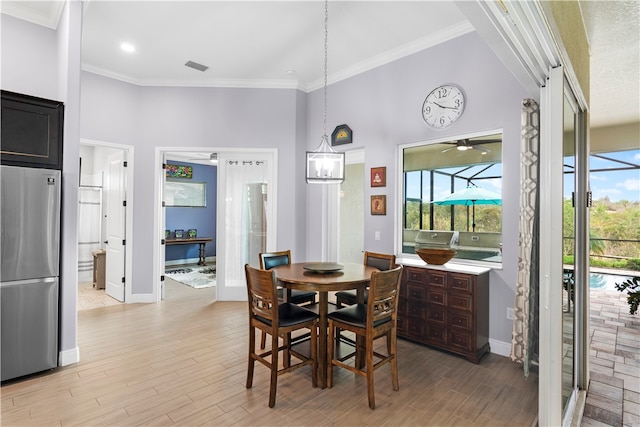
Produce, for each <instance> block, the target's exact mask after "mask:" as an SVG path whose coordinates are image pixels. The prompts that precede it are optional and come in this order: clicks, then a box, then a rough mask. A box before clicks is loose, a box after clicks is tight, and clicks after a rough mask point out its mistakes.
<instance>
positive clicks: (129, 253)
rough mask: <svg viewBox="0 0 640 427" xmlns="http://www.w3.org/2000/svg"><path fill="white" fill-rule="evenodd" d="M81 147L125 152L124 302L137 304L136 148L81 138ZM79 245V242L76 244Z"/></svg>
mask: <svg viewBox="0 0 640 427" xmlns="http://www.w3.org/2000/svg"><path fill="white" fill-rule="evenodd" d="M80 145H88V146H92V147H104V148H113V149H117V150H122V151H123V152H124V158H125V160H126V162H127V167H126V168H125V180H126V185H125V200H127V206H126V207H125V214H124V215H125V221H124V222H125V225H124V226H125V231H124V235H125V239H126V241H127V242H128V243H127V245H126V247H125V251H124V252H125V256H124V281H125V288H124V301H123V303H131V302H137V301H134V298H133V294H132V293H131V284H132V283H133V227H131V224H133V205H134V198H133V176H134V165H135V162H134V147H133V145H127V144H118V143H114V142H106V141H98V140H94V139H86V138H80ZM81 172H82V171H81V170H80V172H79V173H78V180H79V179H80V176H79V175H80V173H81ZM76 244H77V242H76Z"/></svg>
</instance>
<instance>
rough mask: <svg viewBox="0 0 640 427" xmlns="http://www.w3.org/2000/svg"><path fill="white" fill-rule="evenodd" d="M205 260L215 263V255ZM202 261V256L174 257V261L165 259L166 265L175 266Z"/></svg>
mask: <svg viewBox="0 0 640 427" xmlns="http://www.w3.org/2000/svg"><path fill="white" fill-rule="evenodd" d="M204 260H205V262H209V263H215V262H216V257H215V256H208V257H206V258H205V259H204ZM198 261H200V258H187V259H174V260H172V261H165V262H164V265H165V266H175V265H185V264H197V263H198Z"/></svg>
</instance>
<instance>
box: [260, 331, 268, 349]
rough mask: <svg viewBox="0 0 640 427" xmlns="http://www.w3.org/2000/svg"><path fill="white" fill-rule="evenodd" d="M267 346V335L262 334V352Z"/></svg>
mask: <svg viewBox="0 0 640 427" xmlns="http://www.w3.org/2000/svg"><path fill="white" fill-rule="evenodd" d="M266 345H267V333H266V332H264V331H263V332H262V337H261V338H260V350H264V348H265V347H266Z"/></svg>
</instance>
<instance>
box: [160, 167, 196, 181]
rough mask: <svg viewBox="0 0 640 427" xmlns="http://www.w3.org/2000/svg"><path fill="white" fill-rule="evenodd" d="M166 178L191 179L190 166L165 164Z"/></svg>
mask: <svg viewBox="0 0 640 427" xmlns="http://www.w3.org/2000/svg"><path fill="white" fill-rule="evenodd" d="M166 171H167V173H166V175H167V178H186V179H191V178H192V177H193V167H192V166H182V165H171V164H167V167H166Z"/></svg>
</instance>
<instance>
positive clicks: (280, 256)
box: [258, 250, 316, 349]
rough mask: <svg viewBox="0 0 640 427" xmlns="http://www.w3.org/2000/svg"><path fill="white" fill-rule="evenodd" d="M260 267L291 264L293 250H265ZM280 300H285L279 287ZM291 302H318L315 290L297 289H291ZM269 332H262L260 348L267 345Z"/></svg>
mask: <svg viewBox="0 0 640 427" xmlns="http://www.w3.org/2000/svg"><path fill="white" fill-rule="evenodd" d="M258 258H260V268H261V269H262V270H271V269H272V268H274V267H278V266H279V265H287V264H291V250H286V251H277V252H265V253H260V255H259V256H258ZM278 300H279V301H280V302H282V301H284V289H282V288H281V287H278ZM289 302H290V303H291V304H296V305H306V304H315V303H316V293H315V292H313V291H299V290H297V289H292V290H291V301H289ZM266 341H267V334H265V333H264V332H263V333H262V339H261V340H260V348H261V349H264V348H265V346H266Z"/></svg>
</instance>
